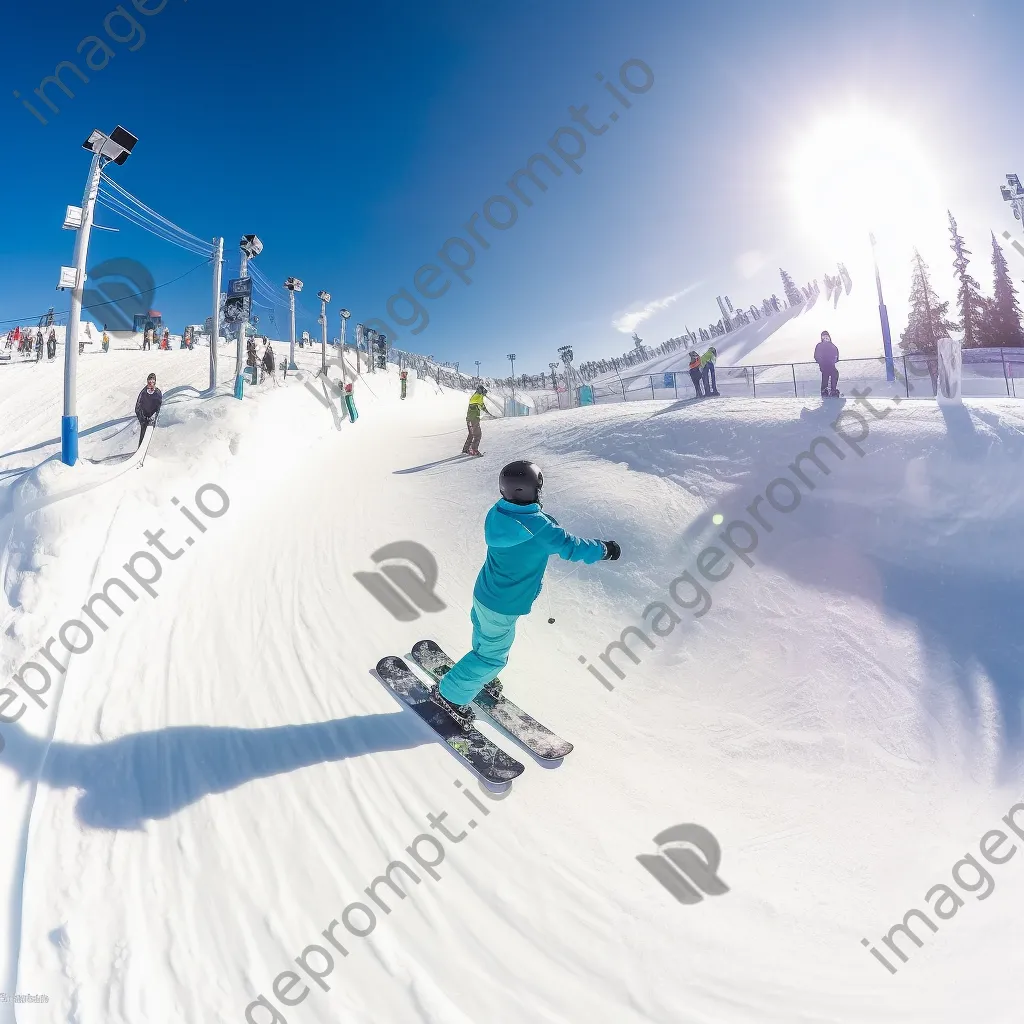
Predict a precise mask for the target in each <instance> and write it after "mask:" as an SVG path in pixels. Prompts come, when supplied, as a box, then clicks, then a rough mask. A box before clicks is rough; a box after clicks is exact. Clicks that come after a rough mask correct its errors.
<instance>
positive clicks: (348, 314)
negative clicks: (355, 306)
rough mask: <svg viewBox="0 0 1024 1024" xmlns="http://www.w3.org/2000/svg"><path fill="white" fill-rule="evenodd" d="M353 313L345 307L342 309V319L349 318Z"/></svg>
mask: <svg viewBox="0 0 1024 1024" xmlns="http://www.w3.org/2000/svg"><path fill="white" fill-rule="evenodd" d="M351 315H352V314H351V313H350V312H349V311H348V310H347V309H343V310H342V311H341V318H342V320H347V319H348V318H349V317H350V316H351Z"/></svg>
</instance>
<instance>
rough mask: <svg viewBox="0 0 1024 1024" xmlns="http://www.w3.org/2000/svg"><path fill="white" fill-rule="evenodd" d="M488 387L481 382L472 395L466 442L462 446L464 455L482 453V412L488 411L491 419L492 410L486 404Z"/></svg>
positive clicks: (467, 416) (468, 412)
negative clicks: (485, 397)
mask: <svg viewBox="0 0 1024 1024" xmlns="http://www.w3.org/2000/svg"><path fill="white" fill-rule="evenodd" d="M486 394H487V388H485V387H484V386H483V384H481V385H480V386H479V387H478V388H477V389H476V391H474V392H473V394H472V395H471V396H470V399H469V408H468V409H467V410H466V443H465V444H464V445H463V446H462V454H463V455H480V454H481V452H480V440H481V438H482V436H483V434H482V431H481V430H480V412H481V411H483V412H485V413H487V415H488V416H490V417H491V419H494V417H493V416H491V410H490V409H488V408H487V406H486V405H485V404H484V395H486Z"/></svg>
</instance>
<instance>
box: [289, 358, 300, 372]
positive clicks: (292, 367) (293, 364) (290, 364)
mask: <svg viewBox="0 0 1024 1024" xmlns="http://www.w3.org/2000/svg"><path fill="white" fill-rule="evenodd" d="M288 369H289V370H297V369H298V367H297V366H296V365H295V360H294V359H292V360H290V361H289V363H288Z"/></svg>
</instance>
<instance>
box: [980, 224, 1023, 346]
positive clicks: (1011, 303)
mask: <svg viewBox="0 0 1024 1024" xmlns="http://www.w3.org/2000/svg"><path fill="white" fill-rule="evenodd" d="M992 270H993V273H994V279H995V282H994V290H993V291H994V294H993V298H992V299H991V300H990V301H989V302H987V303H986V304H985V305H986V308H985V319H984V324H983V330H982V334H983V336H984V344H986V345H992V346H1000V345H1011V346H1022V345H1024V329H1022V328H1021V310H1020V306H1019V305H1018V304H1017V289H1016V287H1015V286H1014V283H1013V279H1012V278H1011V277H1010V271H1009V268H1008V267H1007V265H1006V257H1005V256H1004V255H1003V250H1002V249H1001V248H1000V245H999V243H998V242H997V241H996V236H995V233H993V235H992Z"/></svg>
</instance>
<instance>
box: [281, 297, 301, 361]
mask: <svg viewBox="0 0 1024 1024" xmlns="http://www.w3.org/2000/svg"><path fill="white" fill-rule="evenodd" d="M284 286H285V288H287V289H288V307H289V312H290V313H291V346H290V347H289V349H288V369H289V370H297V369H298V367H297V366H296V365H295V293H296V292H301V291H302V282H301V281H300V280H299V279H298V278H297V277H289V278H288V280H287V281H285V283H284Z"/></svg>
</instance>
